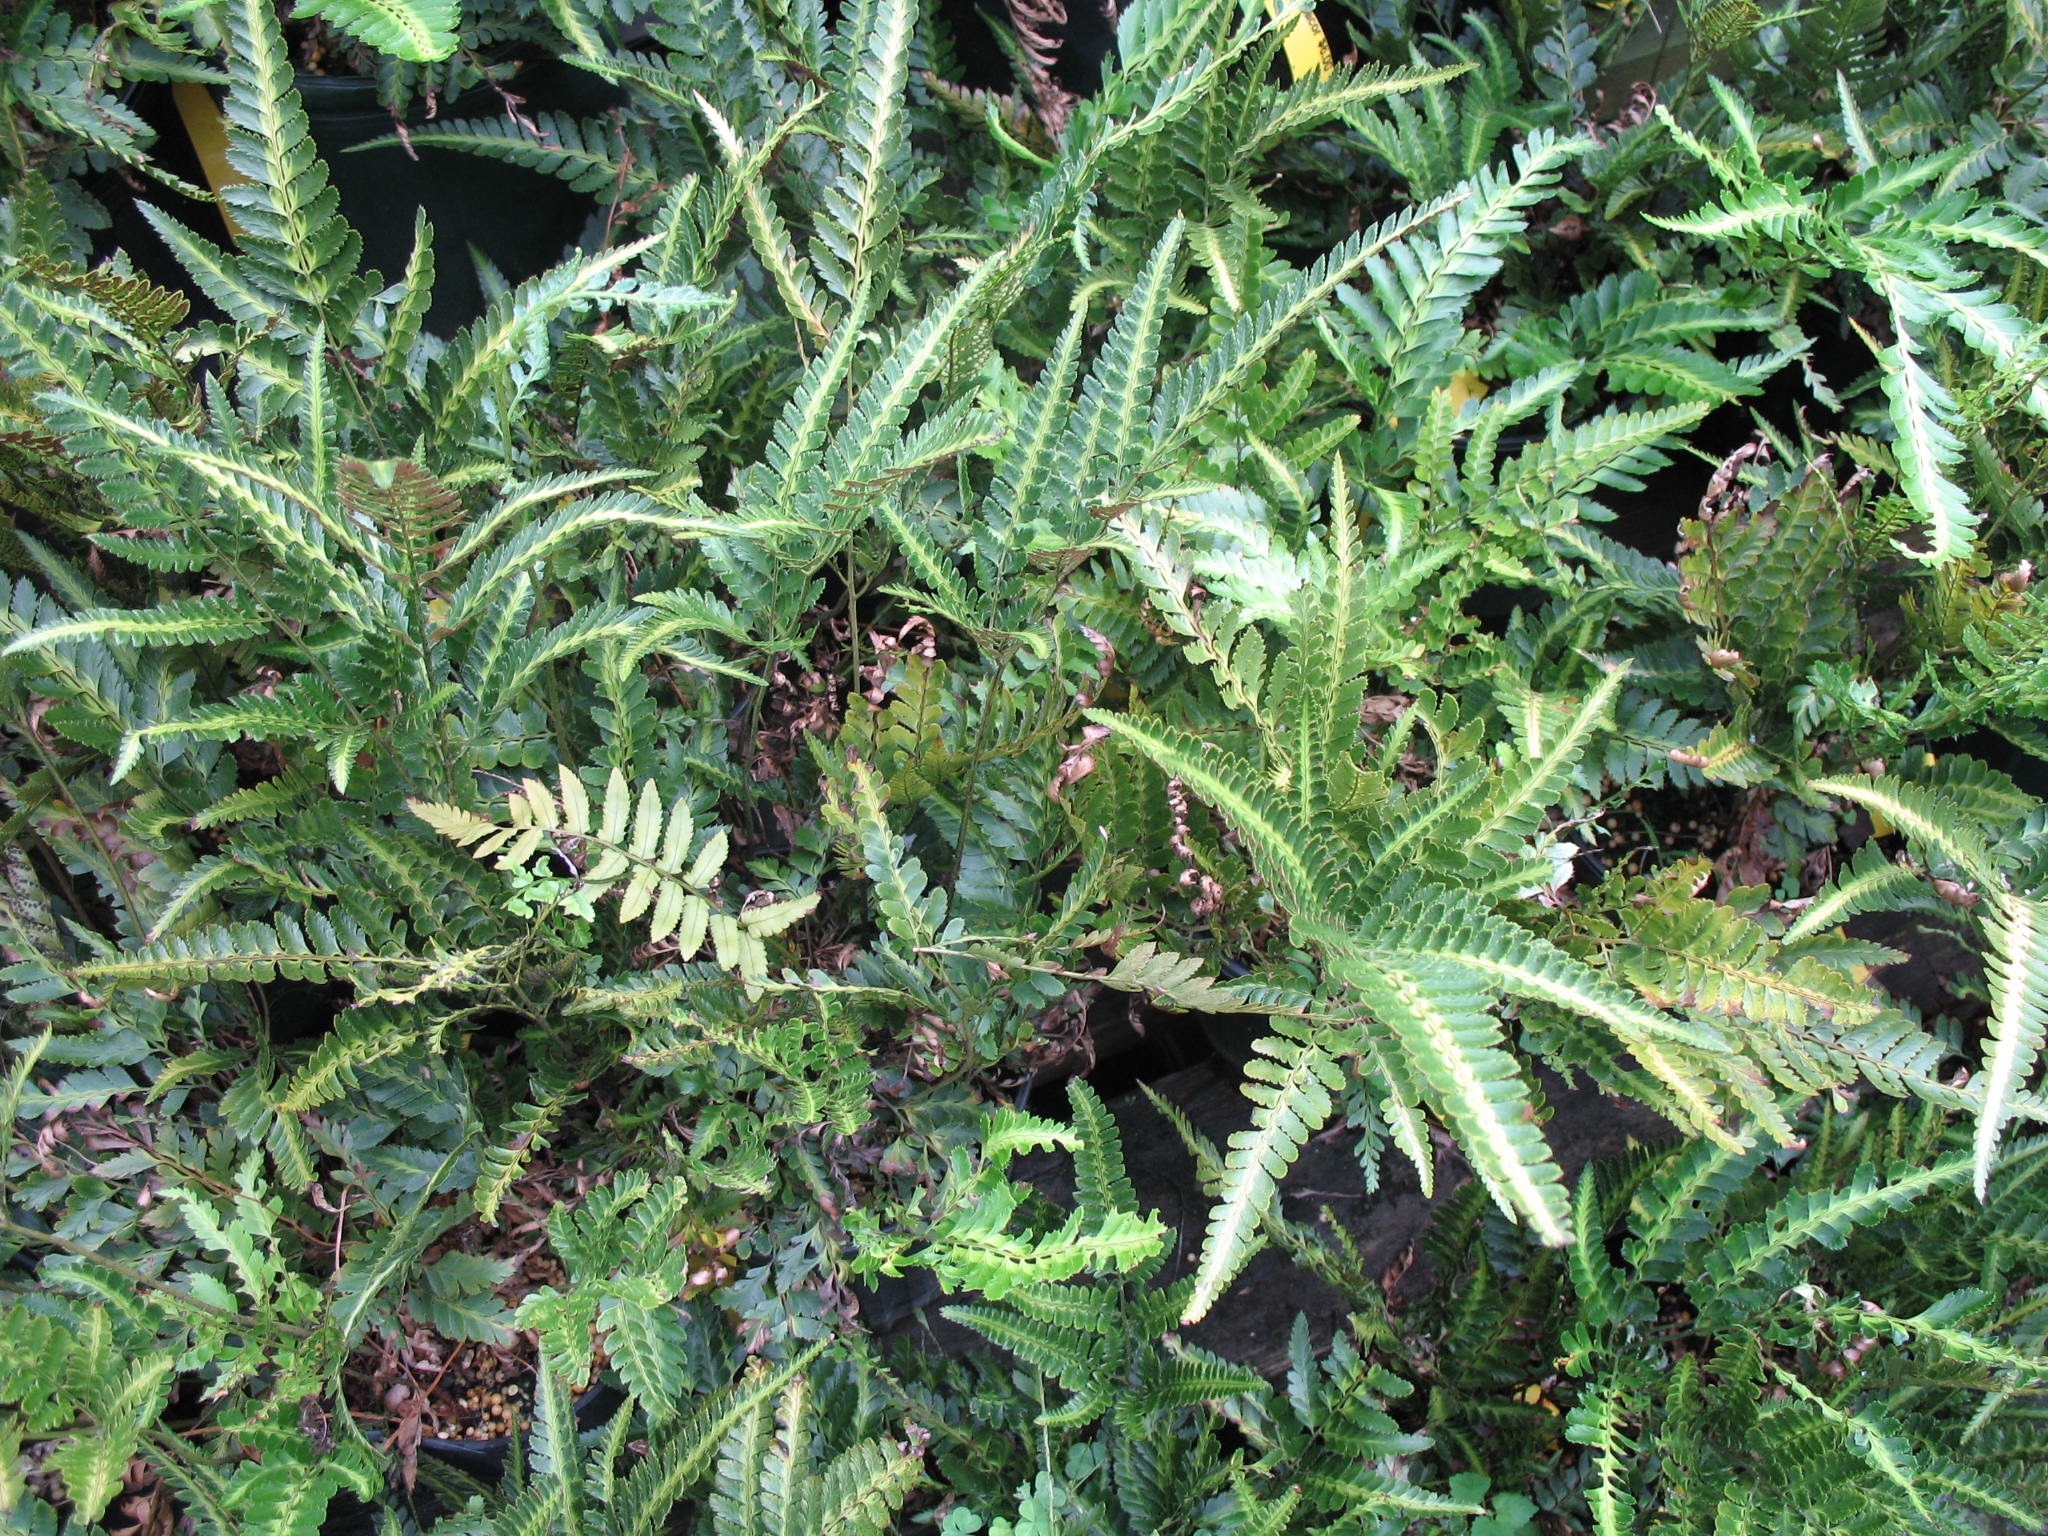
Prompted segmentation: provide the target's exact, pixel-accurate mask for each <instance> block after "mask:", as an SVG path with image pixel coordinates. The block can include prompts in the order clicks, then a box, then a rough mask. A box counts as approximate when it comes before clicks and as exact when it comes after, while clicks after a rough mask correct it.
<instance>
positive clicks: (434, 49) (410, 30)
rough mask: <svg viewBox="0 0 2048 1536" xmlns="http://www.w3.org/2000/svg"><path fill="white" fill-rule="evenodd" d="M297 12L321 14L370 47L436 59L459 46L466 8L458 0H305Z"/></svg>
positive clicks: (415, 60)
mask: <svg viewBox="0 0 2048 1536" xmlns="http://www.w3.org/2000/svg"><path fill="white" fill-rule="evenodd" d="M292 14H293V15H294V16H297V17H306V16H312V15H317V16H318V17H319V18H320V19H321V20H322V21H324V22H326V23H327V24H328V25H329V26H333V27H339V28H340V29H341V30H342V31H344V32H346V33H348V34H349V35H350V36H351V37H353V38H355V39H356V40H357V41H358V42H360V43H362V45H363V46H364V47H366V48H374V49H376V50H377V51H378V52H379V53H389V54H393V55H395V56H397V57H398V58H401V59H406V60H409V61H410V62H412V63H415V64H431V63H433V62H435V61H436V60H439V59H445V58H447V57H448V55H450V54H451V53H453V52H454V51H455V34H456V30H457V27H458V25H459V23H460V21H461V17H462V8H461V6H460V5H459V4H457V0H301V3H300V5H299V8H298V9H297V10H296V11H294V12H293V13H292Z"/></svg>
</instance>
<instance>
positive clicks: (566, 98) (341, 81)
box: [88, 58, 623, 336]
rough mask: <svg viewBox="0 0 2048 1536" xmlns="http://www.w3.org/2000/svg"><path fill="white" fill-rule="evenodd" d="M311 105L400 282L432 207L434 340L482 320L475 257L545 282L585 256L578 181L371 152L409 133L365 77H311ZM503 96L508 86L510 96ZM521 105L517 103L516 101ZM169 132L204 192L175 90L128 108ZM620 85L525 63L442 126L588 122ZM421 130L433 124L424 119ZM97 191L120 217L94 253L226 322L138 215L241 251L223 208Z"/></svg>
mask: <svg viewBox="0 0 2048 1536" xmlns="http://www.w3.org/2000/svg"><path fill="white" fill-rule="evenodd" d="M296 84H297V86H298V90H299V96H300V99H301V100H302V101H303V102H304V103H305V108H306V118H307V121H308V123H309V125H310V127H311V129H312V134H313V142H314V143H315V145H317V146H318V147H319V150H320V155H321V158H322V159H323V160H324V161H325V162H326V165H327V176H328V180H329V181H330V182H331V183H332V184H333V186H334V189H335V191H336V193H337V194H339V197H340V203H341V213H342V216H343V217H344V218H346V219H347V220H348V221H349V223H350V224H351V225H353V226H354V227H355V229H356V230H357V231H358V232H359V233H360V234H361V235H362V237H363V263H364V265H365V266H366V267H368V268H370V269H372V270H374V271H377V272H380V273H382V274H383V276H384V277H385V279H386V280H387V281H392V282H395V281H397V279H398V278H399V277H400V275H402V274H403V273H404V271H405V265H406V262H407V260H408V259H409V258H410V257H411V255H412V238H413V220H414V215H415V213H416V212H417V211H418V210H421V209H424V210H425V211H426V215H427V221H428V223H430V224H431V225H432V226H433V229H434V302H433V304H432V306H431V307H430V308H429V310H428V312H427V329H428V330H430V331H432V332H434V333H435V334H436V335H440V336H448V335H452V334H453V333H454V332H455V331H456V330H457V329H459V328H460V327H461V326H463V325H465V324H467V323H468V322H469V321H471V320H473V319H475V318H476V317H477V316H478V315H480V314H482V313H483V308H484V297H483V288H482V285H481V284H480V283H479V282H478V281H477V273H476V264H475V262H474V261H472V260H471V258H470V252H471V251H472V250H474V251H475V252H477V253H478V254H479V255H481V256H482V257H483V258H484V259H485V260H487V261H488V262H490V264H491V265H492V266H493V267H495V268H496V269H497V271H498V272H499V273H500V274H501V275H502V276H504V278H505V279H506V280H507V281H508V282H513V283H517V282H520V281H523V280H524V279H526V278H529V277H532V276H533V275H534V274H535V273H538V272H543V271H546V270H547V269H548V268H549V267H551V266H553V265H554V264H555V263H556V262H558V261H560V260H561V259H562V257H563V254H564V253H565V252H566V251H567V250H568V248H569V247H570V246H571V245H573V244H574V243H575V242H576V240H577V238H578V237H579V236H580V235H581V234H582V233H583V232H584V230H585V228H586V227H587V226H588V224H589V223H590V220H591V219H592V217H593V216H594V215H595V214H596V212H597V202H596V200H595V199H593V198H592V197H590V196H589V195H587V194H585V193H581V192H577V191H575V190H574V189H573V188H571V187H570V186H569V184H568V183H567V182H564V181H561V180H559V179H557V178H556V177H553V176H546V175H543V174H541V173H540V172H538V171H531V170H528V169H526V168H525V167H524V166H517V165H510V164H507V163H505V162H504V161H500V160H487V159H484V158H483V157H482V156H480V155H471V154H465V153H463V152H462V151H460V150H451V149H444V148H437V147H435V146H434V145H433V144H431V143H425V142H423V143H420V144H418V145H416V146H414V148H413V149H412V150H411V151H408V150H407V149H406V148H405V147H404V146H403V145H400V144H389V145H383V146H380V147H378V148H376V149H367V150H359V149H358V148H357V146H358V145H363V144H368V143H370V142H371V141H373V140H376V139H381V138H388V137H390V136H391V133H392V131H393V128H394V127H395V126H396V125H395V123H394V121H393V119H392V116H391V114H390V112H388V111H387V110H386V109H385V108H384V107H383V106H382V105H381V104H380V103H379V102H378V100H377V85H376V82H375V81H374V80H370V79H365V78H360V77H356V76H340V75H303V74H302V75H299V76H297V77H296ZM500 88H502V89H500ZM508 98H509V99H508ZM123 99H124V100H125V101H126V102H127V103H128V104H129V105H130V106H131V108H132V109H133V110H135V111H136V112H137V113H138V115H140V116H141V117H142V119H143V121H144V122H146V123H147V124H148V125H149V126H150V127H151V128H152V129H154V130H155V132H156V142H155V145H154V147H153V149H152V151H151V153H152V156H153V158H154V159H155V161H156V163H157V164H158V165H160V166H162V167H163V168H164V169H165V170H167V171H169V172H171V173H173V174H174V175H176V176H178V177H180V178H182V179H183V180H184V181H186V182H190V183H194V184H199V185H203V184H204V183H205V180H206V172H205V169H204V167H203V166H202V165H201V163H200V160H199V157H198V155H197V154H195V153H194V151H193V148H192V145H191V142H190V140H189V139H188V137H187V135H186V131H185V127H184V124H183V122H182V121H181V120H180V118H179V115H178V112H177V109H176V107H175V106H174V104H173V102H172V99H171V92H170V90H169V88H168V87H164V86H160V85H154V84H149V83H144V84H141V85H138V86H135V87H133V88H132V89H131V91H130V92H129V93H127V95H125V96H124V98H123ZM622 99H623V98H622V96H621V94H620V93H619V92H618V91H617V90H616V88H614V87H612V86H610V85H607V84H605V83H604V82H603V81H600V80H599V79H598V78H597V77H596V76H594V75H591V74H588V73H586V72H584V71H582V70H579V69H575V68H573V67H572V66H570V65H567V64H564V63H562V62H561V61H560V60H558V59H549V58H542V59H536V60H532V61H530V62H526V63H522V64H520V65H519V66H518V68H517V69H516V71H515V72H513V73H511V74H510V75H508V76H507V77H506V78H504V79H502V80H501V81H500V82H499V85H498V86H497V87H494V86H491V85H488V84H486V85H483V86H480V87H478V88H476V89H475V90H471V91H468V92H465V93H464V94H463V95H461V96H459V97H457V98H455V99H454V100H452V101H445V102H442V103H440V105H439V109H438V110H437V111H436V112H435V114H434V119H433V120H434V121H439V122H455V121H461V120H465V119H472V118H493V117H500V116H503V115H504V114H505V113H507V112H508V111H511V110H513V108H514V107H515V106H516V108H517V110H518V111H519V112H520V113H522V114H524V115H526V116H529V117H530V116H532V115H533V114H534V113H536V112H561V113H566V114H568V115H570V116H575V117H589V116H594V115H596V114H598V113H601V112H605V111H607V110H609V109H610V108H611V107H613V106H615V105H617V104H618V103H619V102H620V101H621V100H622ZM406 121H407V126H408V127H418V126H421V125H422V124H424V123H426V122H427V121H429V119H428V118H427V117H426V115H425V111H424V109H423V108H415V109H414V111H413V112H412V113H411V114H410V115H409V116H408V118H407V120H406ZM88 190H89V191H91V192H92V193H93V195H94V196H95V197H97V198H98V199H99V201H100V202H101V203H103V204H104V205H105V206H106V207H107V209H108V213H109V216H110V225H109V227H108V229H106V230H105V231H103V232H102V234H101V236H100V238H99V239H98V240H97V241H96V242H95V247H96V248H95V251H94V256H95V258H96V259H105V257H107V256H109V255H111V254H112V253H113V251H115V250H116V249H119V250H123V251H126V252H128V253H130V255H131V256H132V258H133V259H134V261H135V263H136V265H137V266H138V267H139V268H141V270H142V271H143V272H144V273H145V274H146V275H148V276H149V277H150V278H151V279H152V280H154V281H156V282H158V283H161V284H163V285H165V286H167V287H175V288H181V289H184V290H186V291H187V292H191V293H192V299H193V317H194V318H195V319H221V318H225V317H223V316H221V315H220V314H219V312H218V311H217V310H215V309H214V308H213V306H212V305H211V304H210V303H208V302H207V301H206V300H205V298H204V296H203V295H200V294H198V293H196V292H193V291H192V290H191V288H190V280H189V279H188V278H187V277H186V276H185V273H184V270H183V268H181V267H180V266H179V265H178V263H177V262H176V260H175V259H174V258H173V257H172V256H171V254H170V252H169V251H168V250H167V249H166V248H165V246H164V243H163V242H162V241H161V240H160V239H158V238H157V235H156V232H155V231H154V230H153V229H151V228H150V227H149V225H148V224H147V223H146V222H145V221H144V220H143V218H142V216H141V214H140V213H139V212H138V211H137V205H138V204H141V203H150V204H154V205H155V206H157V207H158V208H160V209H162V210H163V211H164V212H166V213H168V214H170V215H171V216H172V217H174V218H176V219H177V220H178V221H179V222H180V223H182V224H184V225H186V226H187V227H188V228H190V229H192V230H193V231H194V232H195V233H197V234H199V235H202V236H204V237H205V238H206V239H209V240H212V241H214V242H215V243H217V244H221V245H227V244H230V243H231V237H230V236H229V233H228V230H227V227H226V225H225V224H224V223H223V222H222V220H221V217H220V212H219V210H218V209H217V208H215V207H214V206H212V205H211V204H207V203H198V202H194V201H193V200H192V199H189V198H186V197H182V196H180V195H179V194H178V193H176V192H174V191H172V190H171V189H169V188H167V187H164V186H162V185H160V184H158V183H156V182H152V181H150V180H148V179H147V178H144V177H142V176H139V175H136V174H134V173H133V172H123V171H120V170H110V171H106V172H103V173H101V174H100V175H98V176H95V177H93V178H91V179H90V181H89V182H88Z"/></svg>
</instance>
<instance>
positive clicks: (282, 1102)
mask: <svg viewBox="0 0 2048 1536" xmlns="http://www.w3.org/2000/svg"><path fill="white" fill-rule="evenodd" d="M444 1027H445V1021H444V1020H443V1019H441V1018H439V1017H436V1016H434V1015H432V1014H428V1013H425V1012H424V1011H423V1010H418V1011H411V1012H406V1013H398V1012H394V1011H393V1010H391V1009H388V1008H366V1009H360V1010H351V1011H349V1012H345V1013H343V1014H342V1015H341V1016H340V1017H339V1018H337V1019H336V1020H335V1022H334V1027H333V1028H332V1029H331V1030H330V1031H329V1032H328V1034H327V1035H326V1036H325V1038H323V1039H322V1040H321V1042H320V1044H319V1045H318V1046H317V1047H315V1048H314V1051H313V1054H312V1056H311V1057H310V1058H308V1060H307V1061H306V1064H305V1065H304V1066H302V1067H300V1068H299V1070H298V1071H297V1072H295V1073H294V1074H293V1075H292V1078H291V1081H290V1082H289V1083H287V1084H286V1086H285V1089H284V1091H283V1093H282V1094H280V1095H279V1097H278V1101H277V1107H278V1109H279V1111H280V1112H282V1113H284V1114H288V1115H296V1114H302V1113H304V1112H305V1111H307V1110H309V1109H316V1108H318V1107H319V1106H320V1105H322V1104H325V1103H328V1102H330V1101H331V1100H333V1099H335V1098H338V1097H339V1096H340V1095H341V1094H342V1092H343V1091H344V1090H346V1089H347V1088H349V1087H351V1086H353V1085H354V1083H355V1081H356V1074H357V1073H358V1072H360V1071H362V1070H363V1068H365V1067H370V1066H375V1065H377V1064H379V1063H381V1062H387V1061H390V1060H393V1059H394V1058H397V1057H402V1056H407V1055H410V1054H411V1053H412V1052H413V1051H415V1050H416V1049H418V1048H419V1047H420V1046H422V1045H426V1046H429V1047H436V1048H437V1047H438V1044H439V1041H440V1038H441V1033H442V1030H443V1028H444Z"/></svg>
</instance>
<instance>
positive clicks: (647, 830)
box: [406, 764, 818, 979]
mask: <svg viewBox="0 0 2048 1536" xmlns="http://www.w3.org/2000/svg"><path fill="white" fill-rule="evenodd" d="M556 777H557V782H558V784H559V790H556V789H551V788H550V787H549V786H548V785H546V784H545V783H543V782H542V781H541V780H539V779H534V778H528V779H525V780H523V781H521V783H520V784H519V786H518V787H517V788H516V789H514V790H513V791H512V792H511V793H510V794H509V795H507V796H506V797H505V816H504V819H503V820H502V821H501V820H497V819H495V818H493V817H489V816H479V815H477V814H476V813H475V812H472V811H465V810H463V809H461V808H460V807H459V806H453V805H444V804H441V803H439V802H437V801H432V800H408V801H407V802H406V804H407V805H408V806H409V807H410V808H411V810H412V813H413V814H414V815H415V816H417V817H419V818H420V820H422V821H424V822H426V823H427V825H428V826H430V827H432V828H433V829H434V830H435V831H436V832H439V833H440V834H441V835H442V836H443V837H445V838H447V839H449V840H450V841H451V842H453V843H456V844H457V845H459V846H461V847H465V848H468V849H469V850H470V852H471V854H473V855H474V856H475V857H477V858H479V859H495V861H496V864H497V867H498V868H499V869H503V870H515V869H525V868H526V867H527V866H528V865H529V864H530V863H531V862H532V860H533V857H534V855H535V854H537V853H539V852H541V850H542V847H543V845H546V847H547V849H548V851H549V853H550V855H551V858H550V863H551V864H553V865H554V866H555V873H556V874H558V875H563V874H566V873H568V872H573V884H572V887H571V890H570V891H569V893H568V895H567V896H566V897H565V899H564V905H565V906H567V907H568V908H569V910H571V911H578V912H581V913H582V914H583V915H585V916H588V915H589V914H590V913H591V911H592V910H593V909H594V908H595V906H596V904H597V903H598V902H600V901H602V900H603V899H604V898H605V897H607V896H611V895H617V896H618V898H619V913H618V915H619V921H620V922H623V923H631V922H636V921H638V920H639V919H640V918H641V917H642V916H648V939H649V941H650V942H653V943H660V942H661V941H663V940H664V939H671V938H672V939H673V940H674V942H675V946H676V949H677V951H678V953H679V954H680V955H681V957H682V958H683V959H685V960H687V959H689V958H690V957H691V956H693V955H695V954H696V953H697V951H698V950H699V949H701V948H703V946H704V939H705V935H706V934H707V933H709V934H711V935H712V936H713V937H714V938H716V939H717V940H718V950H719V958H720V960H721V962H723V963H726V964H733V965H737V966H738V967H739V969H741V970H742V971H744V972H747V973H749V975H750V976H751V975H752V974H753V973H754V972H756V971H759V972H761V973H764V974H765V971H766V964H767V956H766V951H765V950H764V949H763V948H762V947H761V944H760V942H759V941H760V940H762V939H765V938H768V937H770V936H772V935H774V934H777V933H780V932H781V931H782V930H783V929H785V928H787V927H789V926H790V925H791V924H793V923H795V922H797V921H798V920H799V919H801V918H802V917H803V916H804V915H805V914H806V913H808V912H809V911H810V910H811V908H812V907H814V906H816V905H817V900H818V898H817V896H816V895H815V894H812V895H809V896H799V897H795V898H792V899H790V900H787V901H777V902H771V903H769V904H767V905H757V906H753V907H750V908H748V909H747V910H746V911H745V912H743V913H741V914H740V915H739V917H737V918H731V917H728V916H726V915H725V914H723V913H717V912H714V911H713V910H712V907H711V895H712V886H713V883H714V882H715V881H716V880H717V879H718V876H719V872H720V871H721V870H722V869H724V867H725V859H726V854H727V852H728V851H729V843H728V839H727V836H726V831H725V828H723V827H712V828H711V829H710V830H709V831H708V832H707V833H706V834H705V835H704V836H703V837H702V839H701V840H700V839H699V837H698V835H697V823H696V815H695V813H694V812H693V811H692V810H691V808H690V802H689V799H688V797H687V796H681V797H678V798H677V800H676V801H675V803H674V804H673V805H671V806H668V807H664V806H663V805H662V802H661V792H660V790H659V789H658V788H656V786H655V784H654V781H653V780H652V779H647V780H643V781H642V782H641V785H640V788H639V790H638V791H637V793H636V792H635V791H634V789H633V788H632V786H631V785H630V784H628V783H627V781H626V776H625V775H624V774H623V773H621V772H619V770H618V769H616V768H614V769H613V770H612V772H611V778H610V779H609V781H608V782H607V783H606V785H605V792H604V797H603V799H602V800H601V801H600V802H599V803H598V804H596V805H595V806H593V805H592V804H591V800H590V793H589V791H588V790H587V789H586V788H585V787H584V784H583V780H582V779H581V778H580V777H578V776H577V774H576V771H575V770H574V769H572V768H570V767H569V766H568V765H567V764H562V765H561V766H560V767H559V769H558V771H557V776H556ZM579 854H580V855H582V862H581V863H580V864H579V861H578V855H579ZM650 912H651V915H649V914H650ZM743 938H744V939H745V940H748V941H751V942H742V939H743ZM756 979H758V978H756Z"/></svg>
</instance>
